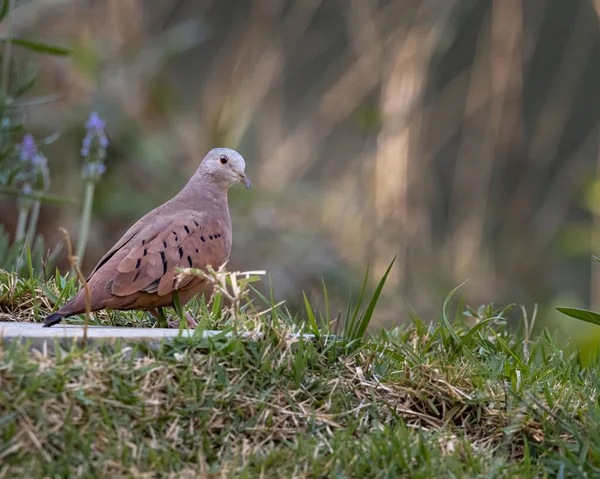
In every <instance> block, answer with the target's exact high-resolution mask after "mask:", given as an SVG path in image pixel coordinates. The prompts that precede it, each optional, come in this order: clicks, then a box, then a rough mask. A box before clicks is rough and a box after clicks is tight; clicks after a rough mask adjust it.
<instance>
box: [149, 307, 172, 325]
mask: <svg viewBox="0 0 600 479" xmlns="http://www.w3.org/2000/svg"><path fill="white" fill-rule="evenodd" d="M150 314H151V315H152V316H154V317H155V318H156V322H157V323H158V326H159V327H161V328H168V327H169V323H168V321H167V317H166V316H165V310H164V309H163V308H155V309H151V310H150Z"/></svg>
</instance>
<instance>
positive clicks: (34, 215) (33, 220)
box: [25, 200, 41, 244]
mask: <svg viewBox="0 0 600 479" xmlns="http://www.w3.org/2000/svg"><path fill="white" fill-rule="evenodd" d="M40 206H41V203H40V201H39V200H35V201H34V202H33V207H32V208H31V216H30V217H29V228H27V237H26V238H25V242H26V243H27V244H32V243H33V238H34V236H35V230H36V229H37V223H38V218H39V217H40Z"/></svg>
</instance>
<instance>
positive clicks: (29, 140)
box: [17, 133, 38, 161]
mask: <svg viewBox="0 0 600 479" xmlns="http://www.w3.org/2000/svg"><path fill="white" fill-rule="evenodd" d="M17 148H18V149H19V150H21V155H20V158H21V160H23V161H34V159H35V157H36V156H37V154H38V150H37V146H35V141H33V136H31V135H30V134H29V133H28V134H27V135H25V137H24V138H23V143H21V144H20V145H18V147H17Z"/></svg>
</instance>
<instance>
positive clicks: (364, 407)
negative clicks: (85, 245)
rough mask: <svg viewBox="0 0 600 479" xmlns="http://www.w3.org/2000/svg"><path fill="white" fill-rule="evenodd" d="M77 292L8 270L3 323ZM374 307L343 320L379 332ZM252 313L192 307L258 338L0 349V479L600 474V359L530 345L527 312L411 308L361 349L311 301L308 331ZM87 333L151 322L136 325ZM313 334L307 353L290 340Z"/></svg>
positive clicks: (117, 316) (304, 323) (115, 319)
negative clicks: (424, 315)
mask: <svg viewBox="0 0 600 479" xmlns="http://www.w3.org/2000/svg"><path fill="white" fill-rule="evenodd" d="M74 288H75V285H74V283H73V282H70V281H68V280H65V279H64V278H62V277H59V278H58V279H57V280H55V281H54V280H53V281H52V282H49V283H44V282H41V281H40V280H36V279H17V278H15V277H14V276H12V275H9V274H8V273H2V274H0V312H1V313H0V314H1V319H4V320H6V319H8V318H14V317H15V316H18V317H19V319H21V320H36V321H40V320H41V319H42V318H43V316H44V314H46V313H47V312H48V311H49V310H50V309H51V308H52V307H53V305H54V301H55V300H58V298H60V297H61V296H62V298H63V299H64V298H67V297H70V295H71V294H72V293H73V292H74ZM265 300H266V299H265ZM61 301H62V300H61ZM366 304H367V307H366V309H365V310H364V311H363V312H358V313H356V314H354V311H355V308H354V306H351V307H349V311H350V313H349V315H348V317H349V318H350V319H351V318H352V317H355V318H365V317H367V316H368V318H367V319H366V321H367V322H368V320H369V319H370V316H369V311H371V308H370V305H371V302H369V301H366ZM259 305H260V303H259V302H258V300H256V301H255V302H254V303H253V304H252V305H248V304H245V305H244V307H243V308H242V309H243V311H238V312H237V313H238V314H237V320H235V321H233V320H232V317H231V315H230V314H228V313H227V310H225V309H223V310H222V311H219V310H218V308H217V309H215V308H207V307H206V306H204V305H203V304H196V305H195V306H194V308H197V313H198V314H200V315H201V316H202V318H203V319H202V327H203V328H211V329H212V328H222V329H226V330H231V331H239V330H242V329H246V330H248V329H252V330H257V329H258V330H260V331H261V332H262V333H263V336H262V337H261V338H260V339H258V340H256V341H248V340H245V339H242V338H241V337H240V336H238V335H235V334H234V335H233V336H231V337H227V338H226V337H221V338H217V339H215V340H203V339H200V338H196V339H192V340H185V341H183V340H181V341H180V342H176V343H174V344H170V345H167V344H164V345H162V346H161V347H160V348H159V349H149V348H146V347H144V346H143V345H138V346H134V347H131V346H127V347H125V346H123V347H119V346H103V347H99V346H95V347H90V348H88V349H81V348H79V347H78V346H77V345H75V344H74V345H73V346H72V348H71V349H70V350H64V349H60V348H57V350H56V354H48V355H45V354H43V353H41V352H38V351H35V350H33V349H31V348H28V347H27V346H26V345H21V344H14V343H13V344H10V345H0V477H67V476H68V477H198V476H202V475H204V476H215V477H217V476H218V477H221V476H225V477H260V476H261V475H262V476H263V477H348V478H349V477H401V476H411V477H544V476H546V477H598V475H599V474H600V407H599V404H598V388H599V385H600V374H599V373H600V370H599V368H598V363H597V360H596V359H597V356H594V357H587V356H586V357H585V358H583V359H585V366H584V365H583V364H582V359H581V358H580V355H579V354H578V353H577V352H573V353H568V352H567V350H565V349H563V348H562V347H560V346H559V342H558V338H557V337H556V335H553V334H551V333H550V332H549V331H546V330H542V331H541V332H540V333H539V334H538V335H536V336H535V337H534V338H533V339H528V340H526V339H525V337H527V338H529V336H530V335H531V333H530V331H531V329H532V325H531V320H530V319H528V318H527V317H526V315H525V312H524V311H522V312H519V311H518V310H517V309H516V308H514V309H512V310H511V311H510V312H509V311H507V310H499V309H495V308H494V307H492V306H486V307H481V308H479V309H477V310H472V309H468V308H467V309H466V311H464V312H463V311H458V312H457V313H456V314H452V313H451V312H450V309H451V307H450V306H451V304H450V297H449V298H448V301H447V304H446V305H445V306H444V311H443V312H440V313H441V319H442V320H441V321H439V322H437V321H434V322H432V323H431V324H430V323H429V322H427V323H426V322H423V321H422V320H421V319H419V318H418V316H417V315H416V314H415V313H414V312H412V311H410V310H409V311H408V312H407V313H406V317H407V319H410V323H409V324H407V325H404V326H400V327H397V328H395V329H394V330H391V331H377V332H373V331H367V332H366V335H365V337H364V339H360V338H361V337H362V336H361V334H362V332H363V329H364V328H365V325H360V326H357V324H358V323H356V322H355V324H354V326H353V327H352V328H350V327H347V328H346V331H347V333H348V334H347V335H346V337H344V335H343V334H342V337H340V338H339V339H336V340H333V339H332V337H331V336H328V333H329V332H330V331H331V330H333V328H332V326H331V325H329V324H323V323H322V321H320V320H318V319H317V318H327V317H328V314H327V313H326V312H325V313H324V315H323V314H321V312H319V311H316V310H315V309H314V308H313V307H312V306H310V305H309V304H308V302H307V303H306V305H307V311H308V310H309V311H310V313H307V314H306V318H305V320H302V318H300V319H295V318H292V317H291V316H290V314H289V312H287V311H286V310H285V308H284V307H283V306H280V307H277V308H274V307H273V306H272V305H271V308H272V309H271V310H269V305H268V304H267V305H264V304H263V305H262V308H261V307H259ZM262 311H267V314H262V315H259V316H258V315H257V313H258V312H262ZM371 313H372V311H371ZM517 313H518V314H517ZM508 314H512V315H513V316H515V317H514V319H518V321H517V322H518V326H516V325H515V324H513V327H512V328H509V327H508V326H507V325H506V321H505V318H506V316H507V315H508ZM518 315H520V316H521V317H520V318H518V317H517V316H518ZM77 320H78V319H77V318H74V321H77ZM94 321H95V322H97V323H98V324H122V325H150V324H151V320H150V318H148V317H147V316H146V315H144V314H142V313H127V314H123V313H110V314H105V313H103V314H101V315H98V316H95V319H94ZM355 321H356V320H355ZM315 328H320V332H321V333H322V334H318V335H317V337H316V338H314V339H313V340H302V339H300V340H293V339H290V338H289V333H291V332H299V331H302V330H306V331H310V332H313V331H314V329H315ZM342 330H343V328H342ZM317 332H319V331H317ZM325 333H327V334H325Z"/></svg>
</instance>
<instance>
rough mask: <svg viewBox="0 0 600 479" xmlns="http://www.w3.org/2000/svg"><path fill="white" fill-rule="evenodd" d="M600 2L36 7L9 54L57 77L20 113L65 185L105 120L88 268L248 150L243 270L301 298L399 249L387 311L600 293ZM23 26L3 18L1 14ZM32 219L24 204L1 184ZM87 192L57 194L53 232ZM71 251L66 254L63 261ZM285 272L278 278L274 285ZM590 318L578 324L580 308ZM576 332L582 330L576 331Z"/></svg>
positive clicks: (590, 302) (24, 15)
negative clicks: (91, 122)
mask: <svg viewBox="0 0 600 479" xmlns="http://www.w3.org/2000/svg"><path fill="white" fill-rule="evenodd" d="M599 14H600V1H597V0H595V1H594V0H569V1H561V0H533V1H527V2H523V1H521V0H218V1H217V0H212V1H211V0H44V1H41V0H40V1H34V0H31V1H17V2H16V3H15V9H14V11H13V13H12V15H13V16H12V19H13V23H12V27H11V28H12V29H13V34H14V35H18V36H23V37H27V38H31V39H39V40H44V41H45V40H49V41H51V42H52V43H54V44H59V45H63V46H68V47H70V48H72V50H73V52H72V55H71V56H69V57H54V56H42V57H40V56H36V55H35V54H34V53H31V52H27V51H18V52H17V51H16V50H15V52H14V55H15V58H18V59H21V60H22V61H24V62H28V61H30V62H33V64H34V65H35V67H36V68H37V69H38V72H39V77H38V80H37V82H36V84H35V87H34V88H33V90H32V91H31V92H30V94H31V95H36V96H40V95H54V96H53V97H51V99H52V101H45V102H38V103H33V104H31V105H29V106H27V107H26V108H25V109H24V110H23V115H25V117H26V125H27V131H28V132H30V133H32V134H33V135H34V137H36V138H42V137H48V136H51V135H53V134H55V133H58V134H59V135H60V136H59V137H58V139H56V141H54V142H52V143H51V144H48V145H46V146H43V147H42V150H43V153H44V155H45V156H46V157H47V159H48V166H49V169H50V177H51V186H50V189H49V191H50V192H51V193H60V194H62V195H66V196H69V197H72V198H75V199H76V200H77V201H78V202H80V201H81V198H82V195H83V183H82V180H81V162H82V160H81V157H80V149H81V140H82V138H83V135H84V134H85V131H84V128H83V125H84V122H85V121H86V119H87V117H88V116H89V114H90V112H91V111H96V112H98V114H99V115H100V117H101V118H102V119H103V120H105V121H106V127H105V130H106V135H107V137H108V139H109V141H110V147H109V148H108V151H107V157H106V174H105V175H104V176H103V177H102V178H101V180H100V181H98V183H97V185H96V196H95V201H94V208H93V219H92V224H91V230H90V238H89V242H88V248H87V252H86V256H85V260H84V267H83V270H84V272H88V271H90V269H91V268H92V267H93V265H94V264H95V262H96V261H97V260H98V259H99V258H100V257H101V256H102V254H103V252H104V251H105V250H106V249H107V248H109V247H110V246H112V245H113V244H114V242H115V241H116V240H118V239H119V237H120V236H121V235H122V234H123V232H124V231H125V230H126V229H127V227H128V226H129V225H130V224H132V223H133V222H134V221H135V220H137V219H138V218H139V217H140V216H141V215H143V214H144V213H146V212H147V211H149V210H150V209H152V208H153V207H155V206H157V205H159V204H161V203H162V202H164V201H165V200H167V199H169V198H170V197H171V196H173V195H174V194H175V193H177V192H178V191H179V189H180V188H181V187H182V186H183V184H184V183H185V182H186V181H187V179H188V178H189V176H190V175H191V174H192V173H193V172H194V170H195V169H196V168H197V166H198V164H199V162H200V160H201V159H202V157H203V156H204V155H205V154H206V152H207V151H208V150H209V149H211V148H212V147H215V146H225V147H230V148H235V149H237V150H238V151H240V152H241V153H242V155H243V156H244V157H245V159H246V162H247V170H246V171H247V174H248V176H249V177H250V179H251V180H252V182H253V186H254V188H253V189H252V191H251V192H247V191H245V190H243V189H242V188H233V189H232V190H231V192H230V204H231V209H232V217H233V225H234V238H235V240H234V249H233V255H232V261H231V263H230V269H241V270H248V269H252V270H254V269H266V270H267V271H268V272H270V273H271V275H272V278H273V286H274V289H275V293H276V296H277V297H278V298H280V299H281V298H284V299H286V301H287V302H288V304H289V306H290V308H296V307H298V306H299V305H300V304H301V299H302V291H303V290H304V291H306V292H307V294H308V295H309V296H310V297H311V299H312V300H315V301H316V302H317V303H318V300H319V298H320V297H321V296H322V286H321V278H324V279H325V281H326V283H327V285H328V290H329V292H330V293H331V294H332V295H333V296H334V297H335V298H336V301H337V303H336V304H339V305H343V304H344V301H346V299H347V298H348V294H349V293H350V292H352V291H354V292H356V289H357V288H358V287H359V286H360V283H361V281H362V276H363V275H364V272H365V270H366V267H367V264H369V263H370V264H371V266H372V268H371V271H372V278H373V280H374V281H376V280H377V279H379V277H380V276H381V275H382V274H383V272H384V271H385V268H386V267H387V266H388V264H389V263H390V261H391V260H392V258H393V257H394V256H395V255H397V261H396V264H395V266H394V269H393V270H392V274H391V276H390V279H389V281H388V285H387V286H386V290H385V292H386V295H385V298H384V300H382V302H381V304H380V306H379V307H378V308H379V309H378V320H379V321H380V322H381V323H383V324H385V325H389V324H392V323H393V322H396V321H398V322H401V321H404V320H405V318H406V316H407V314H406V302H408V303H409V304H410V305H411V306H412V307H413V308H414V309H415V310H416V311H417V312H418V313H419V314H420V315H423V316H427V315H429V314H433V315H437V314H439V311H440V308H441V304H442V302H443V299H444V297H445V296H446V294H447V293H448V292H449V291H450V290H451V289H452V288H454V287H455V286H457V285H458V284H460V283H462V282H463V281H464V280H466V279H468V280H469V281H468V283H467V284H466V285H465V286H464V287H463V288H462V289H461V292H462V294H463V295H464V296H465V297H466V298H467V301H468V302H469V304H473V305H476V304H479V303H486V302H490V301H493V302H495V303H497V304H502V303H507V302H519V303H523V304H525V305H526V306H527V307H528V308H532V307H533V305H534V304H535V303H538V304H540V307H541V308H542V309H543V311H545V312H547V315H546V316H545V317H546V318H550V319H551V318H552V317H553V316H552V314H550V313H549V311H550V310H551V307H552V306H554V305H562V306H584V307H595V308H596V309H600V264H597V263H595V261H594V260H593V257H592V255H593V254H596V255H599V256H600V251H599V250H600V157H599V155H598V148H599V140H600V134H599V131H598V126H597V125H598V119H599V114H598V112H599V111H600V108H599V107H600V94H599V93H598V88H599V85H600V29H599V24H598V15H599ZM3 25H4V33H6V23H4V24H3ZM0 205H1V206H0V208H1V210H0V211H1V213H0V221H1V222H2V223H3V224H4V226H5V229H6V230H7V231H11V232H12V231H14V229H15V227H16V221H17V207H16V200H15V199H14V198H13V197H11V196H0ZM80 210H81V207H80V205H79V204H76V205H65V204H43V205H42V209H41V214H40V225H39V228H38V232H39V233H41V234H43V235H44V237H45V239H46V243H47V245H52V244H55V243H58V242H60V241H61V236H60V234H59V232H58V230H57V228H58V227H59V226H64V227H66V228H67V229H69V231H70V232H71V234H72V236H73V237H74V239H76V234H77V228H78V221H79V215H80ZM66 264H67V263H66V262H65V260H64V259H63V260H62V262H59V265H60V266H61V267H62V268H65V266H66ZM267 287H268V285H267ZM569 324H572V323H569ZM579 327H581V326H579Z"/></svg>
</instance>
